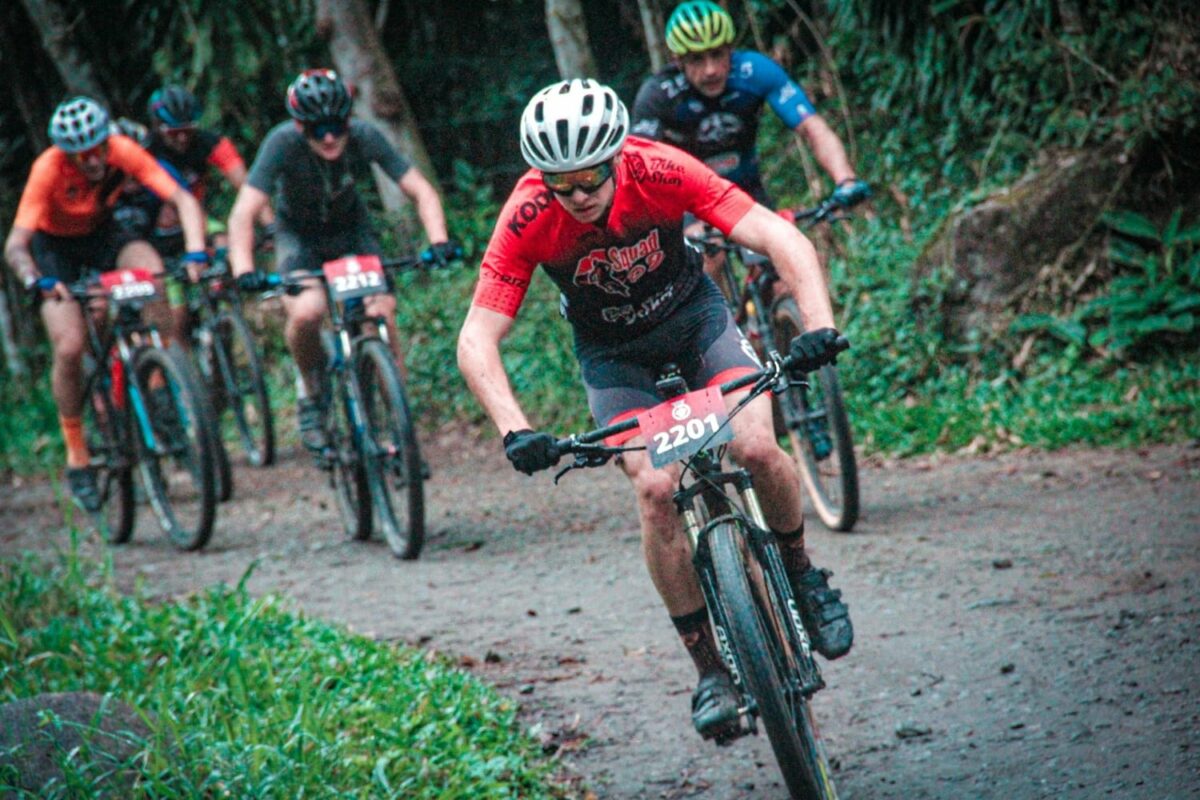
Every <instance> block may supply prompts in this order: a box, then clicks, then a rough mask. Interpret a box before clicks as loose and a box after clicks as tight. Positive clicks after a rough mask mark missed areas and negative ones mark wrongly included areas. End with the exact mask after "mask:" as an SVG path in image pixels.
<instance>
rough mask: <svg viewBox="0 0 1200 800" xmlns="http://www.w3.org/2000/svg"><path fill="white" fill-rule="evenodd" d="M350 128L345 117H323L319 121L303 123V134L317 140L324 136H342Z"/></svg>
mask: <svg viewBox="0 0 1200 800" xmlns="http://www.w3.org/2000/svg"><path fill="white" fill-rule="evenodd" d="M349 129H350V121H349V120H345V119H323V120H321V121H320V122H308V123H305V125H304V135H305V136H307V137H308V138H310V139H315V140H317V141H318V142H319V141H321V140H322V139H324V138H325V137H326V136H330V135H332V136H334V137H338V136H344V135H345V133H346V131H348V130H349Z"/></svg>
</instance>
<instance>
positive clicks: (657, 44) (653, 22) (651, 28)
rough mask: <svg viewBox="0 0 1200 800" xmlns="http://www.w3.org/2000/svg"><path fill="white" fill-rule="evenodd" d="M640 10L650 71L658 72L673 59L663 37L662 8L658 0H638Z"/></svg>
mask: <svg viewBox="0 0 1200 800" xmlns="http://www.w3.org/2000/svg"><path fill="white" fill-rule="evenodd" d="M638 12H639V13H640V14H641V15H642V31H643V32H644V34H645V36H646V53H647V54H648V55H649V56H650V71H651V72H658V71H659V70H660V69H662V68H663V67H665V66H666V65H667V62H668V61H670V60H671V54H670V51H668V50H667V43H666V41H665V40H664V39H663V18H662V9H661V8H660V7H659V4H658V0H638Z"/></svg>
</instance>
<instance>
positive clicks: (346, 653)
mask: <svg viewBox="0 0 1200 800" xmlns="http://www.w3.org/2000/svg"><path fill="white" fill-rule="evenodd" d="M63 691H93V692H98V693H102V694H108V695H112V696H114V697H116V698H119V699H121V700H123V701H125V702H127V703H129V704H131V705H133V706H134V707H135V708H137V709H139V710H141V711H144V712H149V713H150V714H152V715H153V718H154V719H156V720H157V725H156V732H155V735H154V736H152V737H150V740H149V741H147V742H145V743H144V745H145V748H146V751H147V755H148V757H147V758H146V760H145V766H144V767H143V768H142V769H141V773H142V774H141V781H142V794H141V795H140V796H147V797H164V798H199V797H214V796H229V797H261V798H295V797H307V796H312V797H318V796H319V797H347V798H350V797H404V798H467V797H470V798H477V797H487V798H516V797H521V798H551V797H561V796H563V792H562V791H561V789H559V788H557V787H556V785H555V784H554V782H553V780H552V778H551V767H550V766H549V765H548V764H547V763H546V762H545V761H544V760H542V758H541V754H540V751H539V750H538V748H537V745H536V744H535V743H534V742H533V741H532V740H531V739H530V738H529V737H528V736H526V735H524V734H523V733H521V732H520V730H519V729H518V725H517V722H516V717H515V709H514V707H513V705H512V704H511V703H510V702H509V701H507V700H505V699H503V698H501V697H499V696H498V695H497V694H495V693H494V692H493V691H492V690H490V689H489V688H487V687H486V686H484V685H483V684H482V683H480V682H479V681H477V680H475V679H474V678H472V677H470V676H468V675H466V674H464V673H461V672H458V671H456V670H454V669H452V668H451V667H450V666H449V665H448V664H447V663H446V662H444V661H443V660H441V659H439V658H436V657H433V656H429V655H426V654H422V653H421V652H418V651H416V650H412V649H408V648H404V647H397V646H393V645H389V644H385V643H380V642H376V641H373V640H371V639H369V638H366V637H364V636H360V635H356V634H353V633H350V632H348V631H346V630H345V629H343V628H340V627H338V626H335V625H330V624H327V623H323V622H319V621H317V620H313V619H308V618H306V617H304V616H303V615H301V614H298V613H296V612H295V611H294V610H293V609H292V608H290V607H288V605H287V604H286V602H285V601H283V600H280V599H279V598H276V597H271V596H268V597H262V598H252V597H250V596H249V595H248V594H247V592H246V591H245V589H244V587H243V586H238V587H233V588H230V587H225V586H218V587H214V588H211V589H209V590H207V591H205V592H202V593H198V594H196V595H194V596H192V597H190V598H187V599H186V600H183V601H179V602H167V603H151V602H148V601H147V600H146V599H145V598H144V597H140V596H136V595H135V596H125V595H121V594H119V593H118V592H116V591H115V590H114V589H113V588H112V586H111V575H110V573H109V572H108V571H107V570H106V569H101V568H95V567H91V566H85V565H84V564H82V563H81V562H80V561H79V560H78V558H76V557H75V556H74V555H68V556H65V557H64V558H63V559H62V561H61V562H60V563H59V564H57V565H56V566H54V567H53V568H47V567H46V566H44V565H42V564H39V563H38V562H36V561H34V560H32V558H30V557H27V558H26V559H24V560H21V561H17V562H16V563H10V564H6V565H3V566H0V699H3V700H12V699H16V698H21V697H28V696H31V695H35V694H39V693H42V692H63ZM68 773H69V775H68V785H70V786H73V787H75V788H74V789H72V790H71V791H69V792H67V793H66V794H63V795H59V796H90V794H89V792H88V791H87V787H88V786H90V785H91V783H90V782H91V781H94V780H96V778H97V775H96V774H95V772H94V770H92V769H90V765H89V764H88V763H86V761H84V762H80V761H79V760H78V759H77V760H75V761H73V762H72V763H71V764H70V765H69V768H68ZM3 777H4V776H3V775H0V788H3Z"/></svg>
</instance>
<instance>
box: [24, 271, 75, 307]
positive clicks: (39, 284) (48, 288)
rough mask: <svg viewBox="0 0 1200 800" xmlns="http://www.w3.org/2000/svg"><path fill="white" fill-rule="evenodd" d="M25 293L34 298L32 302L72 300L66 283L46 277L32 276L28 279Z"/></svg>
mask: <svg viewBox="0 0 1200 800" xmlns="http://www.w3.org/2000/svg"><path fill="white" fill-rule="evenodd" d="M25 291H26V292H28V293H29V296H30V297H31V298H32V300H31V302H40V301H42V300H70V299H71V292H70V291H69V290H68V289H67V286H66V284H65V283H63V282H62V281H60V280H59V279H58V278H51V277H47V276H46V275H39V276H37V277H33V276H30V277H29V278H28V279H26V281H25Z"/></svg>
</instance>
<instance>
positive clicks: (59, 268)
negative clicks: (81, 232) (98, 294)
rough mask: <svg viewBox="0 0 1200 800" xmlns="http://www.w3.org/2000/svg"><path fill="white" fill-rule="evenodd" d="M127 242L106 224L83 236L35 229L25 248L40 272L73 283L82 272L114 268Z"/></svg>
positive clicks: (113, 228)
mask: <svg viewBox="0 0 1200 800" xmlns="http://www.w3.org/2000/svg"><path fill="white" fill-rule="evenodd" d="M131 241H133V239H131V238H129V237H128V236H125V235H122V233H121V232H120V231H119V230H118V229H117V228H116V227H115V226H113V225H111V224H108V223H106V224H103V225H101V226H100V227H99V228H97V229H96V230H94V231H92V232H91V233H89V234H87V235H86V236H54V235H52V234H49V233H46V232H44V231H36V232H34V234H33V240H32V241H31V242H30V244H29V250H30V252H31V253H32V254H33V261H34V263H35V264H37V268H38V271H39V272H40V273H42V275H44V276H45V277H47V278H58V279H59V280H60V281H62V282H63V283H74V282H75V281H77V280H79V279H80V278H82V277H84V276H85V275H89V274H91V273H94V272H106V271H108V270H111V269H116V266H117V255H118V254H119V253H120V252H121V248H122V247H124V246H125V245H126V244H128V243H129V242H131Z"/></svg>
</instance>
